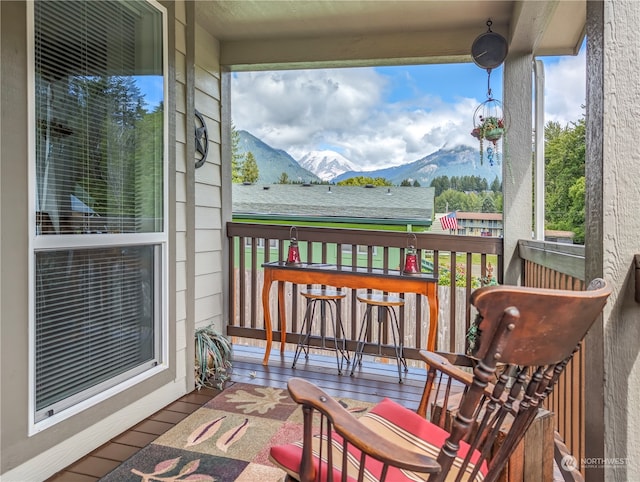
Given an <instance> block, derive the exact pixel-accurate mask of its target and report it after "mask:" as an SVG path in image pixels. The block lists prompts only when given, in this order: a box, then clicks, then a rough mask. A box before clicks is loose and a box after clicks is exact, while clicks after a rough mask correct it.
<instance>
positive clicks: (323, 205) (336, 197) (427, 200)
mask: <svg viewBox="0 0 640 482" xmlns="http://www.w3.org/2000/svg"><path fill="white" fill-rule="evenodd" d="M434 194H435V190H434V189H433V188H430V187H358V186H335V185H326V184H308V185H302V184H269V185H260V184H256V185H244V184H234V185H233V193H232V199H233V214H234V215H245V216H247V217H248V216H253V217H258V216H257V215H260V216H271V217H273V216H278V217H283V218H291V217H309V218H316V219H320V218H322V219H326V220H333V221H338V222H347V221H349V222H358V221H364V220H369V221H372V220H377V221H383V222H387V223H396V224H416V225H422V226H429V225H431V220H432V218H433V199H434Z"/></svg>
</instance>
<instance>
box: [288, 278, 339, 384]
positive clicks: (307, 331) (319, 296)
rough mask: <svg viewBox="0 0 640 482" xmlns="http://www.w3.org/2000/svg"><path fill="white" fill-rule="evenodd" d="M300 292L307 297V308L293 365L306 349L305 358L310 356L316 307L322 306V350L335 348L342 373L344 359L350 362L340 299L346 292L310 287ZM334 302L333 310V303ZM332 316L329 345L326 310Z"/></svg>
mask: <svg viewBox="0 0 640 482" xmlns="http://www.w3.org/2000/svg"><path fill="white" fill-rule="evenodd" d="M300 294H301V295H302V296H304V297H305V298H306V299H307V309H306V310H305V313H304V320H303V321H302V326H301V327H300V339H299V341H298V346H297V347H296V353H295V356H294V357H293V365H292V367H291V368H295V367H296V362H297V361H298V357H299V356H300V354H301V353H302V352H303V351H304V353H305V358H309V347H310V344H309V341H310V339H311V336H312V328H313V320H314V319H315V318H316V316H315V313H316V308H318V307H319V308H320V346H318V348H320V349H322V350H334V351H335V352H336V362H337V364H338V374H340V375H342V367H343V364H344V361H345V360H346V361H347V363H350V359H349V352H348V351H347V342H346V338H347V337H346V334H345V331H344V326H343V325H342V318H341V316H340V310H339V309H338V301H339V300H341V299H343V298H344V297H346V296H347V295H346V293H343V292H342V291H338V290H329V289H309V290H306V291H301V292H300ZM332 304H333V310H332V308H331V305H332ZM327 311H329V314H330V316H331V327H332V329H333V337H334V341H333V346H330V345H327V339H326V335H327V327H326V312H327Z"/></svg>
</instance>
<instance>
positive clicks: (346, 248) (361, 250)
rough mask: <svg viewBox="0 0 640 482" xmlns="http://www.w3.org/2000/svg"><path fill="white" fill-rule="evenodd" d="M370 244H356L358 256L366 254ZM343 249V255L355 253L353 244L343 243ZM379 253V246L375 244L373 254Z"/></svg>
mask: <svg viewBox="0 0 640 482" xmlns="http://www.w3.org/2000/svg"><path fill="white" fill-rule="evenodd" d="M368 248H369V247H368V246H367V245H364V244H358V245H357V246H356V256H366V255H367V254H368ZM341 251H342V254H343V255H345V254H346V255H351V254H352V253H353V249H352V245H350V244H343V245H341ZM377 254H378V247H377V246H373V252H372V255H373V256H375V255H377Z"/></svg>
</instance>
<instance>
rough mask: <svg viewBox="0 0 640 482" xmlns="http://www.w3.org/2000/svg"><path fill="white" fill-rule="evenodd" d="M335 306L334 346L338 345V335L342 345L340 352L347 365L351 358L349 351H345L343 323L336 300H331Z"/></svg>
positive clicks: (345, 336)
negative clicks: (336, 328)
mask: <svg viewBox="0 0 640 482" xmlns="http://www.w3.org/2000/svg"><path fill="white" fill-rule="evenodd" d="M333 303H334V304H335V307H336V323H337V326H338V331H337V332H334V334H335V338H336V348H337V347H338V337H340V342H341V344H342V347H341V348H339V350H340V354H341V355H342V358H343V362H344V361H346V362H347V365H348V364H349V363H351V358H350V357H349V352H348V351H347V332H346V331H345V329H344V325H343V324H342V315H341V314H340V310H338V302H337V301H334V302H333Z"/></svg>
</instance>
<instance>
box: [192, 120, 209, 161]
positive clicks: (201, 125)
mask: <svg viewBox="0 0 640 482" xmlns="http://www.w3.org/2000/svg"><path fill="white" fill-rule="evenodd" d="M195 114H196V127H195V141H196V169H198V168H199V167H202V165H204V163H205V161H206V160H207V155H208V154H209V131H208V130H207V124H206V122H205V121H204V117H203V116H202V114H201V113H200V112H198V111H197V110H196V111H195Z"/></svg>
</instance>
